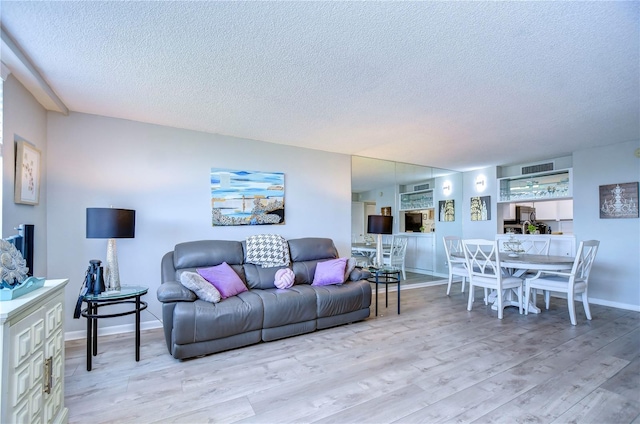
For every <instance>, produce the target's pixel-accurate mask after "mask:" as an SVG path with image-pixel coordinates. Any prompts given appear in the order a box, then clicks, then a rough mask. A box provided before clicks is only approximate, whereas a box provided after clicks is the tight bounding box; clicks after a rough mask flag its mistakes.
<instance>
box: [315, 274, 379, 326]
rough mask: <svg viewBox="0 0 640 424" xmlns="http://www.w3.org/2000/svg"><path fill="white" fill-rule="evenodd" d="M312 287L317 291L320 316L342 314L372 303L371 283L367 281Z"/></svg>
mask: <svg viewBox="0 0 640 424" xmlns="http://www.w3.org/2000/svg"><path fill="white" fill-rule="evenodd" d="M311 288H312V289H313V290H315V292H316V297H317V308H318V309H317V315H318V318H325V317H330V316H335V315H342V314H346V313H349V312H352V311H357V310H360V309H365V308H368V307H369V306H370V305H371V285H370V284H369V283H368V282H366V281H350V282H347V283H344V284H340V285H330V286H311Z"/></svg>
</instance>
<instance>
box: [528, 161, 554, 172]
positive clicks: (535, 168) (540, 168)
mask: <svg viewBox="0 0 640 424" xmlns="http://www.w3.org/2000/svg"><path fill="white" fill-rule="evenodd" d="M545 171H553V162H549V163H540V164H538V165H531V166H523V167H522V175H526V174H535V173H537V172H545Z"/></svg>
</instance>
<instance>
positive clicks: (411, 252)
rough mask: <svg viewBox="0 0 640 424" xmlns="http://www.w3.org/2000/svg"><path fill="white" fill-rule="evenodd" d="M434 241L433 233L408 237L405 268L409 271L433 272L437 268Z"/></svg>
mask: <svg viewBox="0 0 640 424" xmlns="http://www.w3.org/2000/svg"><path fill="white" fill-rule="evenodd" d="M407 235H408V234H407ZM434 240H435V236H434V234H433V233H431V234H416V235H409V236H408V239H407V253H406V256H405V260H404V266H405V268H406V269H407V270H409V271H416V272H427V271H428V272H433V270H434V266H435V258H434V256H435V243H434Z"/></svg>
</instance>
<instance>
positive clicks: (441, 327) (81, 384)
mask: <svg viewBox="0 0 640 424" xmlns="http://www.w3.org/2000/svg"><path fill="white" fill-rule="evenodd" d="M411 281H412V282H413V283H411V282H409V283H406V284H405V285H404V286H403V291H402V299H401V302H402V304H401V314H400V315H398V314H397V304H396V296H395V293H394V294H393V295H391V294H390V296H389V307H388V308H384V295H381V297H380V299H379V302H381V303H379V305H378V306H379V315H378V317H375V316H374V314H373V308H372V314H371V316H370V317H369V318H368V319H367V320H365V321H361V322H358V323H354V324H349V325H343V326H340V327H335V328H330V329H326V330H321V331H317V332H314V333H310V334H304V335H301V336H297V337H291V338H287V339H283V340H277V341H273V342H269V343H260V344H257V345H253V346H247V347H244V348H240V349H235V350H231V351H227V352H220V353H218V354H214V355H208V356H205V357H201V358H194V359H190V360H184V361H178V360H175V359H173V358H172V357H171V356H170V355H169V353H168V352H167V348H166V343H165V341H164V336H163V332H162V330H161V329H155V330H148V331H144V332H143V333H142V348H141V360H140V362H136V361H135V360H134V336H133V334H130V333H129V334H120V335H113V336H103V337H100V339H99V353H98V355H97V356H96V357H94V360H93V370H92V371H91V372H87V371H86V363H85V360H86V356H85V355H86V345H85V343H84V341H83V340H75V341H70V342H67V343H66V344H65V346H66V362H65V404H66V406H67V407H68V408H69V422H70V423H71V424H74V423H86V422H91V423H92V424H100V423H135V424H145V423H189V424H191V423H206V422H214V423H314V422H323V423H341V424H342V423H363V422H367V423H396V422H397V423H437V422H443V423H449V422H459V423H470V422H478V423H491V422H495V423H513V422H516V423H517V422H529V423H552V422H557V423H565V422H580V423H583V422H598V423H612V424H613V423H615V424H617V423H633V422H636V423H639V424H640V399H639V398H638V396H637V394H638V393H640V377H639V373H640V340H639V336H640V313H638V312H632V311H624V310H619V309H614V308H609V307H605V306H601V305H591V308H592V315H593V320H592V321H588V320H586V317H585V316H584V311H582V312H581V304H579V303H577V304H576V311H577V315H578V325H577V326H572V325H571V324H570V322H569V315H568V310H567V304H566V299H557V298H552V302H551V307H550V309H549V310H543V311H542V313H541V314H530V315H526V316H525V315H520V314H518V310H517V308H513V307H509V308H506V309H505V314H504V319H503V320H498V319H497V312H496V311H493V310H491V307H490V306H485V305H484V303H483V302H482V300H481V298H482V291H481V290H478V291H477V292H476V293H475V297H476V302H475V303H474V307H473V310H472V311H467V310H466V305H467V299H468V290H467V292H465V293H460V292H459V291H455V290H454V291H452V293H451V296H446V294H445V293H446V285H436V286H426V287H421V286H420V284H419V283H420V281H419V276H418V277H416V276H415V275H412V276H411ZM416 283H417V284H416ZM412 285H413V287H417V288H411V287H412ZM380 305H382V307H380Z"/></svg>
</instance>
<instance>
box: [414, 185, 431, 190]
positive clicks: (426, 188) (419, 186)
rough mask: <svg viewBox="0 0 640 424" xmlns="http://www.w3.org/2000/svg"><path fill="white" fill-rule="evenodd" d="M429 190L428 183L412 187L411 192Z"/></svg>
mask: <svg viewBox="0 0 640 424" xmlns="http://www.w3.org/2000/svg"><path fill="white" fill-rule="evenodd" d="M420 190H429V183H426V184H418V185H415V186H413V191H420Z"/></svg>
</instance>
